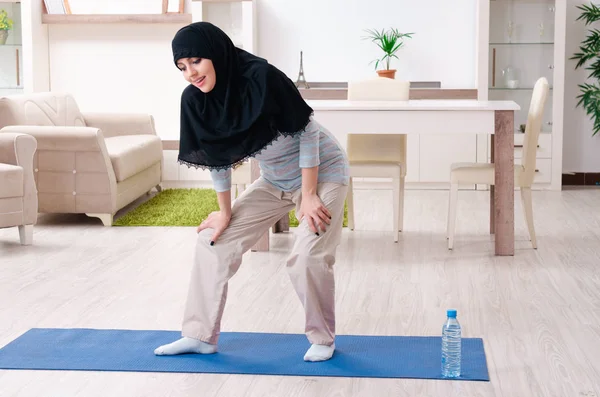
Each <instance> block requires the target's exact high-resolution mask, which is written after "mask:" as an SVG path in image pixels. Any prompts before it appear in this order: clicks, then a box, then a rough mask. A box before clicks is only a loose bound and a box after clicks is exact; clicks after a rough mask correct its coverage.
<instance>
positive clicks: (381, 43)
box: [365, 28, 414, 79]
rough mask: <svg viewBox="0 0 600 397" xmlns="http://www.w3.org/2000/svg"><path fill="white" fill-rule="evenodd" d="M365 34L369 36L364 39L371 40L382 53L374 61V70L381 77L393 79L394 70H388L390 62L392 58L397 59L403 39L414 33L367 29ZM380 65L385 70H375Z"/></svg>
mask: <svg viewBox="0 0 600 397" xmlns="http://www.w3.org/2000/svg"><path fill="white" fill-rule="evenodd" d="M366 32H367V33H368V34H369V35H368V36H367V37H365V39H369V40H371V41H372V42H373V43H375V44H377V46H378V47H379V48H380V49H381V51H383V56H382V57H381V58H378V59H375V60H374V61H373V62H375V70H376V71H377V74H379V76H381V77H388V78H391V79H393V78H395V76H396V69H390V61H391V60H392V58H396V59H399V58H398V56H397V55H396V52H397V51H398V50H399V49H400V48H401V47H402V46H403V45H404V39H406V38H409V39H410V38H412V35H413V34H414V33H400V32H399V31H398V29H393V28H392V29H389V30H387V31H386V30H385V29H382V30H381V31H378V30H377V29H368V30H366ZM380 64H383V65H384V66H385V69H381V70H377V68H378V67H379V65H380Z"/></svg>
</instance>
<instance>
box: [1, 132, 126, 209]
mask: <svg viewBox="0 0 600 397" xmlns="http://www.w3.org/2000/svg"><path fill="white" fill-rule="evenodd" d="M10 133H22V134H28V135H31V136H32V137H34V138H35V139H36V140H37V155H36V156H35V159H34V166H35V169H34V173H35V175H36V182H37V189H38V192H39V195H40V197H42V201H40V211H41V212H77V211H76V210H73V207H72V206H73V205H74V204H73V205H72V204H69V203H70V201H68V200H67V197H69V196H70V197H71V198H73V197H75V196H77V197H80V196H86V197H91V196H96V197H100V196H108V197H110V199H109V200H106V202H103V203H104V204H103V205H102V206H100V205H98V206H97V208H98V210H97V211H96V212H102V213H114V212H115V206H116V194H117V182H116V177H115V172H114V169H113V166H112V163H111V160H110V157H109V155H108V151H107V149H106V143H105V141H104V136H103V134H102V131H101V130H100V129H98V128H93V127H65V126H34V125H17V126H15V125H11V126H6V127H4V128H2V129H1V130H0V136H2V135H5V134H10ZM49 197H51V198H49ZM56 197H58V198H56ZM71 200H72V199H71ZM82 200H83V199H82ZM83 205H84V204H83V203H82V204H81V206H83ZM61 206H62V207H61ZM59 209H60V210H59ZM65 209H69V210H68V211H67V210H65Z"/></svg>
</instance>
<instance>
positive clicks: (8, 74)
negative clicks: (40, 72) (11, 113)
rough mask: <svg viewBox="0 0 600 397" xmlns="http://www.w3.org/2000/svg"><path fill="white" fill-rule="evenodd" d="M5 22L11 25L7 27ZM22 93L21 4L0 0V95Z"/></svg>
mask: <svg viewBox="0 0 600 397" xmlns="http://www.w3.org/2000/svg"><path fill="white" fill-rule="evenodd" d="M7 20H9V23H10V24H11V25H12V27H11V28H10V29H8V30H7V29H3V28H6V27H7V24H6V22H7ZM22 91H23V46H22V29H21V3H16V2H10V3H9V2H2V0H0V95H13V94H20V93H22Z"/></svg>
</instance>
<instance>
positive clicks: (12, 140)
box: [0, 133, 38, 245]
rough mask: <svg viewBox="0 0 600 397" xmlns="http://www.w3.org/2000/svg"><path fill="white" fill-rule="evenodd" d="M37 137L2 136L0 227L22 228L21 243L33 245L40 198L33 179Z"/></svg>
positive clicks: (0, 148)
mask: <svg viewBox="0 0 600 397" xmlns="http://www.w3.org/2000/svg"><path fill="white" fill-rule="evenodd" d="M36 149H37V142H36V140H35V138H33V137H32V136H30V135H27V134H12V133H10V134H9V133H6V134H0V228H7V227H14V226H17V227H18V228H19V235H20V238H21V244H23V245H30V244H32V242H33V225H34V224H35V223H36V221H37V215H38V198H37V189H36V185H35V180H34V177H33V156H34V154H35V151H36Z"/></svg>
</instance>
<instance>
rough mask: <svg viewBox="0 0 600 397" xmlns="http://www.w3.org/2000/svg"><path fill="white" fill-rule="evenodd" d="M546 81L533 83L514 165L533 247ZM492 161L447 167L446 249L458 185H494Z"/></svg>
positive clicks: (452, 227) (451, 239)
mask: <svg viewBox="0 0 600 397" xmlns="http://www.w3.org/2000/svg"><path fill="white" fill-rule="evenodd" d="M548 90H549V84H548V80H547V79H546V78H544V77H542V78H540V79H538V81H537V82H536V84H535V86H534V89H533V94H532V96H531V103H530V105H529V112H528V115H527V124H526V127H525V139H524V142H523V157H522V159H521V164H515V187H519V188H520V190H521V201H522V203H523V211H524V213H525V221H526V222H527V228H528V229H529V237H530V239H531V244H532V246H533V248H534V249H536V248H537V240H536V236H535V228H534V223H533V203H532V198H531V185H532V184H533V180H534V177H535V172H536V168H535V167H536V151H537V146H538V139H539V136H540V132H541V129H542V117H543V114H544V107H545V105H546V99H547V97H548ZM494 176H495V172H494V164H490V163H455V164H452V166H451V170H450V199H449V204H448V225H447V238H448V249H453V246H454V230H455V226H456V206H457V199H458V186H459V184H462V183H464V184H483V185H490V186H492V185H494Z"/></svg>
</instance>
